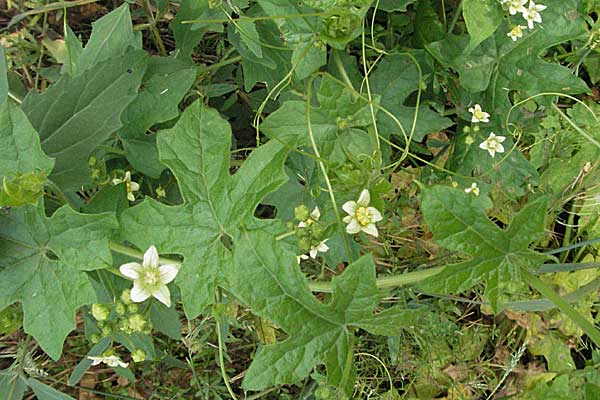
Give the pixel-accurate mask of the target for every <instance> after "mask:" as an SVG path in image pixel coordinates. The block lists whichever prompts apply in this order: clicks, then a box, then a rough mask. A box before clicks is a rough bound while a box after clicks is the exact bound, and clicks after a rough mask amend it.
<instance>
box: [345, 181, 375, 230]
mask: <svg viewBox="0 0 600 400" xmlns="http://www.w3.org/2000/svg"><path fill="white" fill-rule="evenodd" d="M370 202H371V195H370V194H369V191H368V190H367V189H363V191H362V192H361V193H360V196H359V197H358V200H357V201H348V202H346V203H344V205H343V206H342V208H343V209H344V211H346V213H348V215H347V216H346V217H344V222H345V223H346V224H348V225H347V226H346V232H348V233H350V234H352V235H353V234H355V233H358V232H360V231H363V232H365V233H367V234H369V235H372V236H375V237H377V236H379V233H378V232H377V228H376V227H375V222H378V221H381V220H382V219H383V217H382V216H381V213H380V212H379V210H377V209H376V208H375V207H369V203H370Z"/></svg>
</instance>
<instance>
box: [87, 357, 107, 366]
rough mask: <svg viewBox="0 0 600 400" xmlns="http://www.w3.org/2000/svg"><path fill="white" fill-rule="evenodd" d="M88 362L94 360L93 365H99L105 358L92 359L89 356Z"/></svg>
mask: <svg viewBox="0 0 600 400" xmlns="http://www.w3.org/2000/svg"><path fill="white" fill-rule="evenodd" d="M88 360H92V365H98V364H100V363H101V362H102V361H104V357H92V356H88Z"/></svg>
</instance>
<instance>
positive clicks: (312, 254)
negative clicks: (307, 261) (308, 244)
mask: <svg viewBox="0 0 600 400" xmlns="http://www.w3.org/2000/svg"><path fill="white" fill-rule="evenodd" d="M318 252H319V250H318V249H317V248H316V247H313V248H311V249H310V252H309V254H310V258H317V253H318Z"/></svg>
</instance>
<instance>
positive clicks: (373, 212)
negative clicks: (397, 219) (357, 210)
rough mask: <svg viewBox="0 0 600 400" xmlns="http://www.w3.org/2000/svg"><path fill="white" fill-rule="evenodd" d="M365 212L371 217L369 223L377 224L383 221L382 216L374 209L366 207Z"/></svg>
mask: <svg viewBox="0 0 600 400" xmlns="http://www.w3.org/2000/svg"><path fill="white" fill-rule="evenodd" d="M367 211H368V213H369V216H370V217H371V222H378V221H381V220H382V219H383V216H382V215H381V213H380V212H379V210H378V209H376V208H375V207H367Z"/></svg>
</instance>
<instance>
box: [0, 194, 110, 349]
mask: <svg viewBox="0 0 600 400" xmlns="http://www.w3.org/2000/svg"><path fill="white" fill-rule="evenodd" d="M41 203H42V202H40V204H39V205H38V206H31V205H27V206H23V207H21V208H18V209H11V210H8V211H7V212H3V213H0V309H3V308H5V307H6V306H8V305H10V304H12V303H14V302H15V301H21V303H22V304H23V312H24V318H23V328H24V329H25V332H27V333H29V334H31V335H32V336H33V337H34V338H35V339H36V340H37V341H38V343H39V344H40V347H41V348H42V349H43V350H44V351H45V352H46V353H48V355H50V356H51V357H52V358H54V359H58V357H60V353H61V350H62V343H63V341H64V339H65V337H66V336H67V334H68V333H69V332H70V331H71V330H72V329H73V328H75V312H76V311H77V309H78V308H79V307H80V306H82V305H84V304H89V303H93V302H94V300H95V294H94V290H93V288H92V285H91V283H90V281H89V279H88V277H87V275H86V273H85V272H84V271H92V270H96V269H101V268H106V267H108V266H111V265H112V257H111V254H110V251H109V249H108V239H107V237H109V236H110V233H111V231H113V230H115V229H116V228H117V221H116V219H115V217H114V216H113V215H112V214H96V215H85V214H79V213H76V212H74V211H73V210H71V209H70V208H69V207H67V206H64V207H62V208H60V209H59V210H58V211H56V212H55V213H54V215H53V216H52V217H50V218H48V217H46V216H45V215H44V205H43V204H41Z"/></svg>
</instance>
